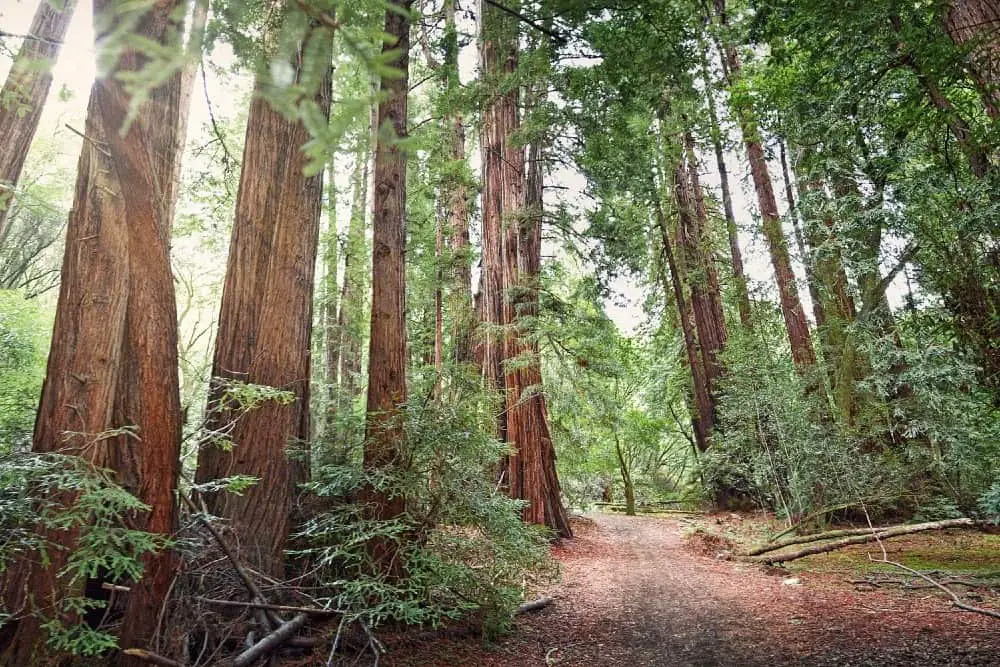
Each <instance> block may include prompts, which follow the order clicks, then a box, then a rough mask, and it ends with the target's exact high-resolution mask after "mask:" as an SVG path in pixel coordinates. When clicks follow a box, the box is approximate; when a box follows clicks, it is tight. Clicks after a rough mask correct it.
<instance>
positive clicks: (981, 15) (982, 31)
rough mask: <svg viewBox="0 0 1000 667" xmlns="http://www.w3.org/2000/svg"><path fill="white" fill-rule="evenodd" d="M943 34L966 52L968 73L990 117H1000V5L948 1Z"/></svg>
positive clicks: (989, 1) (969, 0)
mask: <svg viewBox="0 0 1000 667" xmlns="http://www.w3.org/2000/svg"><path fill="white" fill-rule="evenodd" d="M947 5H948V6H947V9H946V10H945V16H944V25H945V31H946V32H947V33H948V36H949V37H951V39H952V41H953V42H954V43H955V45H956V46H959V47H962V48H964V49H968V53H969V63H968V70H969V74H970V75H971V77H972V80H973V81H975V83H976V86H977V87H978V89H979V93H980V95H981V96H982V99H983V105H984V106H985V107H986V112H987V113H988V114H989V115H990V118H993V119H994V120H996V119H997V118H1000V41H998V40H997V31H998V30H1000V2H997V0H951V2H949V3H947Z"/></svg>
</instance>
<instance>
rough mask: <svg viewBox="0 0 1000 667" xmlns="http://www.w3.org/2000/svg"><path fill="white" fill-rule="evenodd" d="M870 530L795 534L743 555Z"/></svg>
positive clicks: (857, 529) (886, 528)
mask: <svg viewBox="0 0 1000 667" xmlns="http://www.w3.org/2000/svg"><path fill="white" fill-rule="evenodd" d="M904 525H905V524H904ZM917 525H919V524H917ZM898 527H899V526H881V527H879V528H875V529H874V531H875V532H881V531H884V530H890V529H892V528H898ZM872 530H873V529H872V528H840V529H837V530H828V531H825V532H822V533H813V534H812V535H796V536H795V537H789V538H788V539H787V540H781V541H780V542H770V543H768V544H761V545H759V546H756V547H754V548H753V549H750V550H749V551H747V552H745V553H744V554H743V555H744V556H759V555H761V554H766V553H768V552H770V551H777V550H778V549H784V548H785V547H790V546H792V545H795V544H809V543H810V542H821V541H823V540H832V539H835V538H839V537H853V536H855V535H871V534H872Z"/></svg>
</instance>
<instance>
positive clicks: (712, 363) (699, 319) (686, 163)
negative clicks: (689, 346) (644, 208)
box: [675, 134, 727, 428]
mask: <svg viewBox="0 0 1000 667" xmlns="http://www.w3.org/2000/svg"><path fill="white" fill-rule="evenodd" d="M675 196H676V200H677V207H678V212H679V223H680V224H679V225H678V242H679V243H680V245H681V246H682V248H683V251H684V255H685V262H684V263H685V265H686V277H687V284H688V287H689V289H690V291H691V310H692V313H693V315H694V321H695V327H696V328H697V330H698V343H699V348H700V352H701V356H702V363H703V364H704V368H705V379H706V381H707V382H708V392H709V396H710V397H711V400H712V403H713V415H714V411H715V406H714V403H715V398H714V396H715V392H716V391H718V389H719V380H720V379H721V377H722V370H723V369H722V363H721V360H720V358H719V356H720V354H721V353H722V350H723V349H724V348H725V346H726V337H727V336H726V320H725V315H724V313H723V310H722V291H721V289H720V288H719V276H718V273H717V271H716V269H715V254H714V252H713V251H712V240H711V235H710V230H709V220H708V212H707V210H706V209H705V199H704V195H703V193H702V190H701V183H700V180H699V178H698V165H697V162H696V159H695V153H694V139H693V138H692V137H691V135H690V134H686V135H685V157H684V158H683V159H682V160H681V163H680V164H679V165H678V168H677V170H676V172H675ZM714 425H715V420H714V417H713V421H712V427H713V428H714Z"/></svg>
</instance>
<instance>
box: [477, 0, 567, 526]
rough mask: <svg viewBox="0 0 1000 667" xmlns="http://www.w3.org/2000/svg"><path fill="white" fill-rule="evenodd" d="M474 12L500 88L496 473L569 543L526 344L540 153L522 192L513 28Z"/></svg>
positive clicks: (491, 358) (491, 225) (486, 238)
mask: <svg viewBox="0 0 1000 667" xmlns="http://www.w3.org/2000/svg"><path fill="white" fill-rule="evenodd" d="M508 9H511V8H510V7H508ZM480 11H481V16H482V24H481V25H482V45H481V47H482V66H483V72H484V76H485V77H486V78H487V79H489V80H490V82H491V83H492V84H493V85H494V86H496V87H497V89H498V90H499V92H498V93H497V94H496V95H495V96H494V97H493V99H492V100H490V103H489V106H488V107H487V109H486V111H485V112H484V121H483V126H484V127H483V274H484V276H483V281H484V289H483V298H484V316H485V318H486V321H487V323H488V324H489V325H490V326H488V327H487V332H486V333H487V336H488V338H487V343H486V345H485V352H486V377H487V380H488V383H489V384H490V386H496V387H497V388H498V389H500V390H501V391H502V392H503V395H504V401H505V406H506V411H505V413H504V414H503V416H502V417H501V418H500V429H499V430H500V435H501V436H502V437H503V439H504V440H506V441H507V442H509V443H510V444H511V446H512V447H514V452H513V453H512V454H511V455H510V456H508V457H507V461H506V465H505V467H504V470H503V473H502V474H503V475H504V478H505V479H504V482H505V485H506V487H507V489H508V492H509V493H510V495H511V496H512V497H514V498H520V499H522V500H525V501H527V505H526V506H525V508H524V520H525V521H526V522H529V523H536V524H543V525H546V526H548V527H549V528H551V529H553V530H554V531H556V533H557V534H558V535H560V536H563V537H569V536H571V535H572V532H571V530H570V527H569V521H568V519H567V516H566V510H565V508H564V507H563V505H562V498H561V494H560V489H559V481H558V478H557V476H556V470H555V450H554V448H553V445H552V438H551V436H550V434H549V428H548V416H547V413H546V409H545V402H544V399H543V397H542V395H541V394H540V393H538V387H539V385H541V381H542V376H541V369H540V366H539V360H538V354H537V350H536V349H535V346H534V344H533V343H532V342H531V322H532V318H533V316H534V315H535V314H536V313H537V310H538V302H537V281H538V274H539V271H540V265H541V223H542V196H541V195H542V171H541V159H542V158H541V148H540V146H539V145H536V146H534V147H533V150H532V160H531V164H530V171H529V175H530V177H529V179H528V180H527V185H528V186H530V188H527V191H526V177H525V173H526V169H528V168H529V165H526V163H525V157H524V149H523V147H521V146H520V145H518V144H517V143H516V138H515V134H516V133H517V131H518V130H519V128H520V119H519V116H518V100H519V94H518V92H519V91H518V89H517V88H516V87H514V86H512V84H511V82H512V77H511V75H512V74H513V73H514V72H515V71H516V69H517V62H518V23H517V20H516V17H514V16H512V15H511V14H510V12H506V11H504V10H503V9H502V8H498V7H496V6H494V5H493V4H489V3H483V5H482V6H481V7H480ZM538 95H540V94H538ZM538 95H536V97H537V96H538ZM536 101H537V100H536ZM494 383H495V384H494Z"/></svg>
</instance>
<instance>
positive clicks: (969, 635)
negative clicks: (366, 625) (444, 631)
mask: <svg viewBox="0 0 1000 667" xmlns="http://www.w3.org/2000/svg"><path fill="white" fill-rule="evenodd" d="M737 520H738V521H739V522H741V523H742V522H744V520H745V518H744V517H737V519H733V518H732V517H731V515H725V516H723V518H721V519H719V518H718V517H702V518H699V519H697V520H696V521H691V520H684V519H683V518H679V517H669V518H653V517H625V516H620V515H612V514H592V515H588V518H587V519H583V520H577V521H575V522H574V531H575V533H576V538H575V539H573V540H570V541H565V542H562V543H559V544H557V545H555V546H553V555H554V556H555V558H556V559H557V560H558V561H559V562H560V565H561V567H562V570H563V576H562V580H561V582H560V583H558V584H556V585H553V586H552V587H551V588H550V589H549V590H547V591H543V592H544V593H546V594H551V595H554V596H555V597H556V602H555V604H553V605H551V606H549V607H547V608H546V609H543V610H542V611H540V612H538V613H536V614H531V615H526V616H524V617H520V618H519V619H518V621H517V629H516V631H515V632H513V633H511V634H510V635H508V636H506V637H504V638H503V639H501V640H500V641H499V642H498V643H497V644H496V645H495V646H493V647H490V648H486V647H483V646H482V645H481V644H480V642H479V641H478V640H477V639H476V638H474V637H464V638H450V639H449V638H445V639H439V640H436V641H432V642H428V643H423V644H420V645H413V646H409V647H406V648H401V649H397V650H395V651H393V652H392V653H391V654H389V655H388V656H386V657H385V659H384V660H383V664H390V665H397V666H399V667H418V666H421V667H436V666H438V665H482V666H484V667H494V666H496V667H499V666H501V665H509V666H511V667H519V666H528V665H557V664H558V665H581V666H589V665H594V666H604V665H607V666H611V665H615V666H617V665H657V666H659V665H663V666H667V665H699V666H700V665H704V666H709V665H739V666H741V667H743V666H757V665H760V666H764V665H857V666H864V665H900V666H902V665H998V664H1000V624H998V623H997V622H996V621H995V620H991V619H988V618H985V617H982V616H978V615H973V614H968V613H964V612H959V611H956V610H953V609H952V608H951V607H950V606H949V604H948V602H947V601H946V600H945V599H944V598H943V596H942V595H939V594H937V593H935V592H932V591H927V590H913V591H902V590H898V587H891V586H890V587H867V588H865V589H863V590H859V589H857V588H856V587H855V585H854V584H852V583H851V581H850V576H851V575H850V574H849V573H850V572H851V570H850V568H849V567H847V568H834V569H830V568H827V569H822V568H810V563H809V561H812V560H814V559H816V560H819V559H822V558H823V556H819V557H810V558H809V559H805V560H804V561H803V562H802V563H801V565H800V566H797V567H796V569H795V570H782V569H780V568H763V567H760V566H756V565H750V564H746V563H741V562H738V561H733V560H726V559H723V558H717V557H716V555H715V554H713V553H712V552H711V549H705V548H704V545H697V544H694V545H693V546H692V541H690V540H688V539H687V537H688V536H690V535H691V533H692V532H693V530H694V528H695V525H694V524H698V525H702V526H705V525H708V524H709V523H715V522H716V521H718V522H719V523H718V524H716V525H717V526H721V525H722V524H725V523H726V522H736V521H737ZM724 527H725V528H730V527H729V526H724ZM750 530H756V529H746V530H744V531H743V532H749V531H750ZM718 532H725V530H719V531H718ZM912 539H913V540H914V541H915V542H916V541H917V540H918V538H916V537H914V538H912ZM925 539H926V538H925V537H923V536H921V537H920V538H919V540H921V541H922V540H925ZM936 539H953V536H948V537H945V538H936ZM721 543H722V548H723V549H724V548H725V546H726V543H725V541H721ZM917 543H918V544H920V543H922V542H917ZM940 546H941V545H940V544H939V547H940ZM852 551H853V552H854V557H855V559H856V560H857V559H861V558H864V559H866V556H864V553H866V552H867V549H866V548H864V547H859V548H855V549H853V550H852ZM978 555H979V556H983V557H984V558H985V557H986V556H987V554H978ZM939 556H940V553H938V554H937V555H936V556H935V557H939ZM839 557H840V555H839V554H838V555H837V556H836V557H835V558H834V560H836V558H839ZM828 560H829V559H828ZM862 576H863V573H862ZM793 577H794V578H795V579H797V580H798V583H797V584H794V585H790V584H788V583H785V582H786V581H787V580H788V579H790V578H793ZM996 602H997V601H996V600H995V599H993V600H990V599H987V600H986V601H985V602H984V601H982V600H977V603H978V604H980V605H983V604H987V605H988V604H992V603H996Z"/></svg>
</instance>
